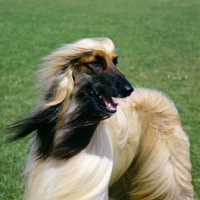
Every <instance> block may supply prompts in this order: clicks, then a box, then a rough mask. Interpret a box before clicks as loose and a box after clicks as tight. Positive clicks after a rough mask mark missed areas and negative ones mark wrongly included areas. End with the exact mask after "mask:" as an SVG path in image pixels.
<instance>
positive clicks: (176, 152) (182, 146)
mask: <svg viewBox="0 0 200 200" xmlns="http://www.w3.org/2000/svg"><path fill="white" fill-rule="evenodd" d="M117 58H118V57H117V55H116V53H115V52H114V44H113V42H112V41H111V40H110V39H108V38H93V39H92V38H91V39H82V40H79V41H77V42H75V43H72V44H68V45H64V46H63V47H61V48H60V49H58V50H57V51H55V52H53V53H52V54H50V55H49V56H47V57H46V58H44V60H45V62H44V64H43V68H42V69H41V70H40V72H39V73H40V79H41V80H42V81H43V87H44V91H43V95H42V98H41V101H40V103H39V105H38V107H37V108H36V110H35V112H34V113H32V114H31V115H30V117H28V118H26V119H23V120H21V121H19V122H17V123H16V124H14V125H13V126H12V127H11V128H13V129H14V130H15V131H16V134H15V136H14V137H13V138H12V140H16V139H19V138H23V137H25V136H27V135H28V134H32V148H31V152H30V155H29V158H28V163H27V167H26V174H27V182H26V190H25V199H27V200H38V199H45V200H52V199H55V200H64V199H71V200H80V199H83V200H96V199H101V200H103V199H108V198H109V196H110V197H112V198H113V199H134V200H159V199H160V200H161V199H162V200H192V199H194V195H193V187H192V184H191V174H190V172H191V163H190V157H189V156H190V155H189V142H188V137H187V136H186V134H185V133H184V131H183V130H182V127H181V122H180V118H179V114H178V111H177V109H176V107H175V105H174V103H173V102H172V101H171V100H169V99H168V98H167V97H165V96H164V95H163V94H162V93H160V92H158V91H155V90H148V89H142V88H140V89H139V88H137V89H135V90H134V92H133V88H132V86H131V84H130V83H129V82H128V80H127V79H126V78H125V76H124V75H123V74H121V72H119V70H118V69H117V68H116V64H117Z"/></svg>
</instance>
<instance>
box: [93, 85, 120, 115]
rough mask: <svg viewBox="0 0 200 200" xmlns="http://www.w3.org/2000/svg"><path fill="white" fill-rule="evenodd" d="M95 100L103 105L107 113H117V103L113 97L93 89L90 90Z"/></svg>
mask: <svg viewBox="0 0 200 200" xmlns="http://www.w3.org/2000/svg"><path fill="white" fill-rule="evenodd" d="M90 92H91V94H92V96H93V98H94V99H95V100H96V101H97V102H99V103H100V104H101V105H103V106H104V107H105V108H106V110H107V111H109V112H111V113H115V112H116V111H117V105H118V104H117V103H116V102H115V101H114V100H113V99H112V97H110V96H108V95H105V94H102V93H100V92H99V91H98V90H96V89H94V88H92V89H91V90H90Z"/></svg>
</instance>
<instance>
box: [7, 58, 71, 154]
mask: <svg viewBox="0 0 200 200" xmlns="http://www.w3.org/2000/svg"><path fill="white" fill-rule="evenodd" d="M50 57H51V56H50ZM61 64H62V65H61ZM39 73H40V78H41V80H42V81H43V80H45V81H43V87H44V92H43V96H42V99H41V101H40V104H39V105H38V107H37V109H36V111H35V112H33V114H31V115H30V116H29V117H27V118H25V119H23V120H21V121H18V122H16V123H14V124H12V125H10V126H8V127H7V130H8V131H9V132H11V131H12V132H15V135H12V136H11V137H10V138H9V139H8V141H15V140H17V139H20V138H23V137H25V136H27V135H29V134H31V133H32V132H34V133H33V134H34V138H35V139H36V140H37V142H36V143H35V144H37V147H36V151H37V152H35V153H36V155H37V156H39V158H47V157H48V156H49V155H50V154H51V152H52V149H53V141H54V136H55V133H56V129H57V123H58V121H59V120H58V118H60V117H61V116H62V115H63V113H65V112H67V110H68V108H69V103H70V98H71V94H72V90H73V86H74V80H73V77H72V73H73V65H72V64H71V63H70V62H68V63H66V61H65V62H64V61H63V62H61V61H59V60H58V58H54V60H50V61H49V62H46V63H45V64H44V68H43V69H42V70H40V71H39ZM12 134H13V133H12Z"/></svg>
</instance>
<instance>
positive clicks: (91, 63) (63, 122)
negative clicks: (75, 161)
mask: <svg viewBox="0 0 200 200" xmlns="http://www.w3.org/2000/svg"><path fill="white" fill-rule="evenodd" d="M45 61H46V62H45V63H44V65H43V66H44V68H43V69H42V70H41V71H40V76H41V77H40V79H41V80H42V83H43V85H44V92H43V96H42V100H41V101H40V103H39V105H38V107H37V109H36V111H35V112H34V113H32V114H31V115H30V117H28V118H26V119H24V120H22V121H19V122H18V123H17V124H15V125H14V126H13V128H14V129H16V132H17V134H16V135H15V136H14V137H13V138H12V140H16V139H18V138H21V137H24V136H26V135H28V134H30V133H31V132H34V135H35V138H36V139H35V143H34V146H35V150H34V153H35V155H36V157H37V158H39V159H46V158H47V157H49V156H53V157H56V158H59V159H65V158H70V157H72V156H75V155H76V154H77V153H79V152H80V151H81V150H83V149H84V148H85V147H86V146H87V145H88V144H89V142H90V140H91V138H92V136H93V134H94V131H95V130H96V127H97V126H98V124H99V123H100V121H101V120H104V119H106V118H108V117H110V116H111V115H112V114H113V113H115V112H116V111H117V103H115V101H114V100H113V97H117V98H124V97H127V96H129V95H130V94H131V92H132V91H133V88H132V86H131V84H130V83H129V82H128V81H127V79H126V78H125V76H124V75H123V74H121V72H119V70H118V69H117V68H116V64H117V55H116V54H115V53H114V44H113V42H112V41H111V40H110V39H108V38H94V39H82V40H80V41H77V42H75V43H71V44H68V45H64V46H63V47H61V48H60V49H58V50H56V51H55V52H53V53H51V54H50V55H49V56H47V57H46V58H45Z"/></svg>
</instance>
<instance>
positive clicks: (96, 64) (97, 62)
mask: <svg viewBox="0 0 200 200" xmlns="http://www.w3.org/2000/svg"><path fill="white" fill-rule="evenodd" d="M89 64H90V65H93V66H95V67H101V62H100V61H98V60H97V61H93V62H90V63H89Z"/></svg>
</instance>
